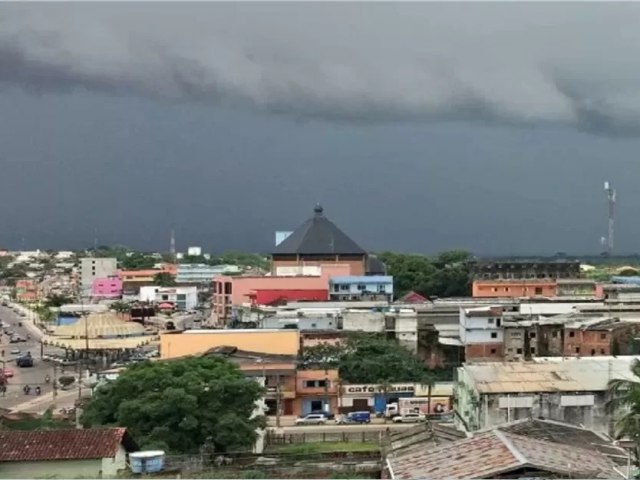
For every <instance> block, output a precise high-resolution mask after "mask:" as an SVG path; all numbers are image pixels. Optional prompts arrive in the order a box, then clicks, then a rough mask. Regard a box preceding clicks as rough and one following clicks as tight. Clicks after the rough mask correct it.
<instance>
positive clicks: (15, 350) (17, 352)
mask: <svg viewBox="0 0 640 480" xmlns="http://www.w3.org/2000/svg"><path fill="white" fill-rule="evenodd" d="M11 355H20V349H19V348H14V349H13V350H11Z"/></svg>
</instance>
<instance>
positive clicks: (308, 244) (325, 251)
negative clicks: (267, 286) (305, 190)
mask: <svg viewBox="0 0 640 480" xmlns="http://www.w3.org/2000/svg"><path fill="white" fill-rule="evenodd" d="M328 263H339V264H347V265H349V266H350V273H349V274H350V275H365V274H366V272H367V252H366V251H365V250H363V249H362V248H361V247H360V246H359V245H358V244H356V243H355V242H354V241H353V240H351V238H349V237H348V236H347V235H346V234H345V233H344V232H343V231H342V230H340V229H339V228H338V227H336V225H335V224H334V223H333V222H332V221H331V220H329V219H328V218H327V217H325V216H324V210H323V208H322V207H321V206H320V205H316V207H315V208H314V209H313V216H312V217H311V218H310V219H309V220H307V221H306V222H305V223H303V224H302V225H301V226H300V227H298V228H297V229H296V230H294V231H293V233H291V234H289V235H288V236H286V238H284V239H283V240H282V241H280V243H279V244H278V245H276V247H275V249H274V251H273V254H272V269H273V271H272V273H273V274H274V275H282V274H285V273H283V272H286V271H287V270H290V269H292V268H293V269H296V268H301V267H304V266H310V265H317V266H320V265H326V264H328Z"/></svg>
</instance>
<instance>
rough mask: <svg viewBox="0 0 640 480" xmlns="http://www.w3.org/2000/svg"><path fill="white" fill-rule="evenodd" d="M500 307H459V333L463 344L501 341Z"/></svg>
mask: <svg viewBox="0 0 640 480" xmlns="http://www.w3.org/2000/svg"><path fill="white" fill-rule="evenodd" d="M502 314H503V310H502V308H501V307H480V308H460V323H459V333H460V341H461V342H462V343H463V344H464V345H470V344H485V343H502V342H503V341H504V335H503V330H502Z"/></svg>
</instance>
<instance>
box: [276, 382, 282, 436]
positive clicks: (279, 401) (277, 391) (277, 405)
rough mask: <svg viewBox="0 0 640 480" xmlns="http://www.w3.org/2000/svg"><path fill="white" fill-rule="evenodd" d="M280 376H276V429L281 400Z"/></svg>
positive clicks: (278, 422) (278, 424)
mask: <svg viewBox="0 0 640 480" xmlns="http://www.w3.org/2000/svg"><path fill="white" fill-rule="evenodd" d="M280 396H281V393H280V374H278V375H277V376H276V427H278V428H280V409H281V408H282V407H281V403H282V402H281V399H280Z"/></svg>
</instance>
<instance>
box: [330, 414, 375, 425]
mask: <svg viewBox="0 0 640 480" xmlns="http://www.w3.org/2000/svg"><path fill="white" fill-rule="evenodd" d="M337 423H339V424H341V425H349V424H356V423H371V413H370V412H364V411H363V412H349V413H347V414H346V415H342V416H341V417H340V418H339V419H338V422H337Z"/></svg>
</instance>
